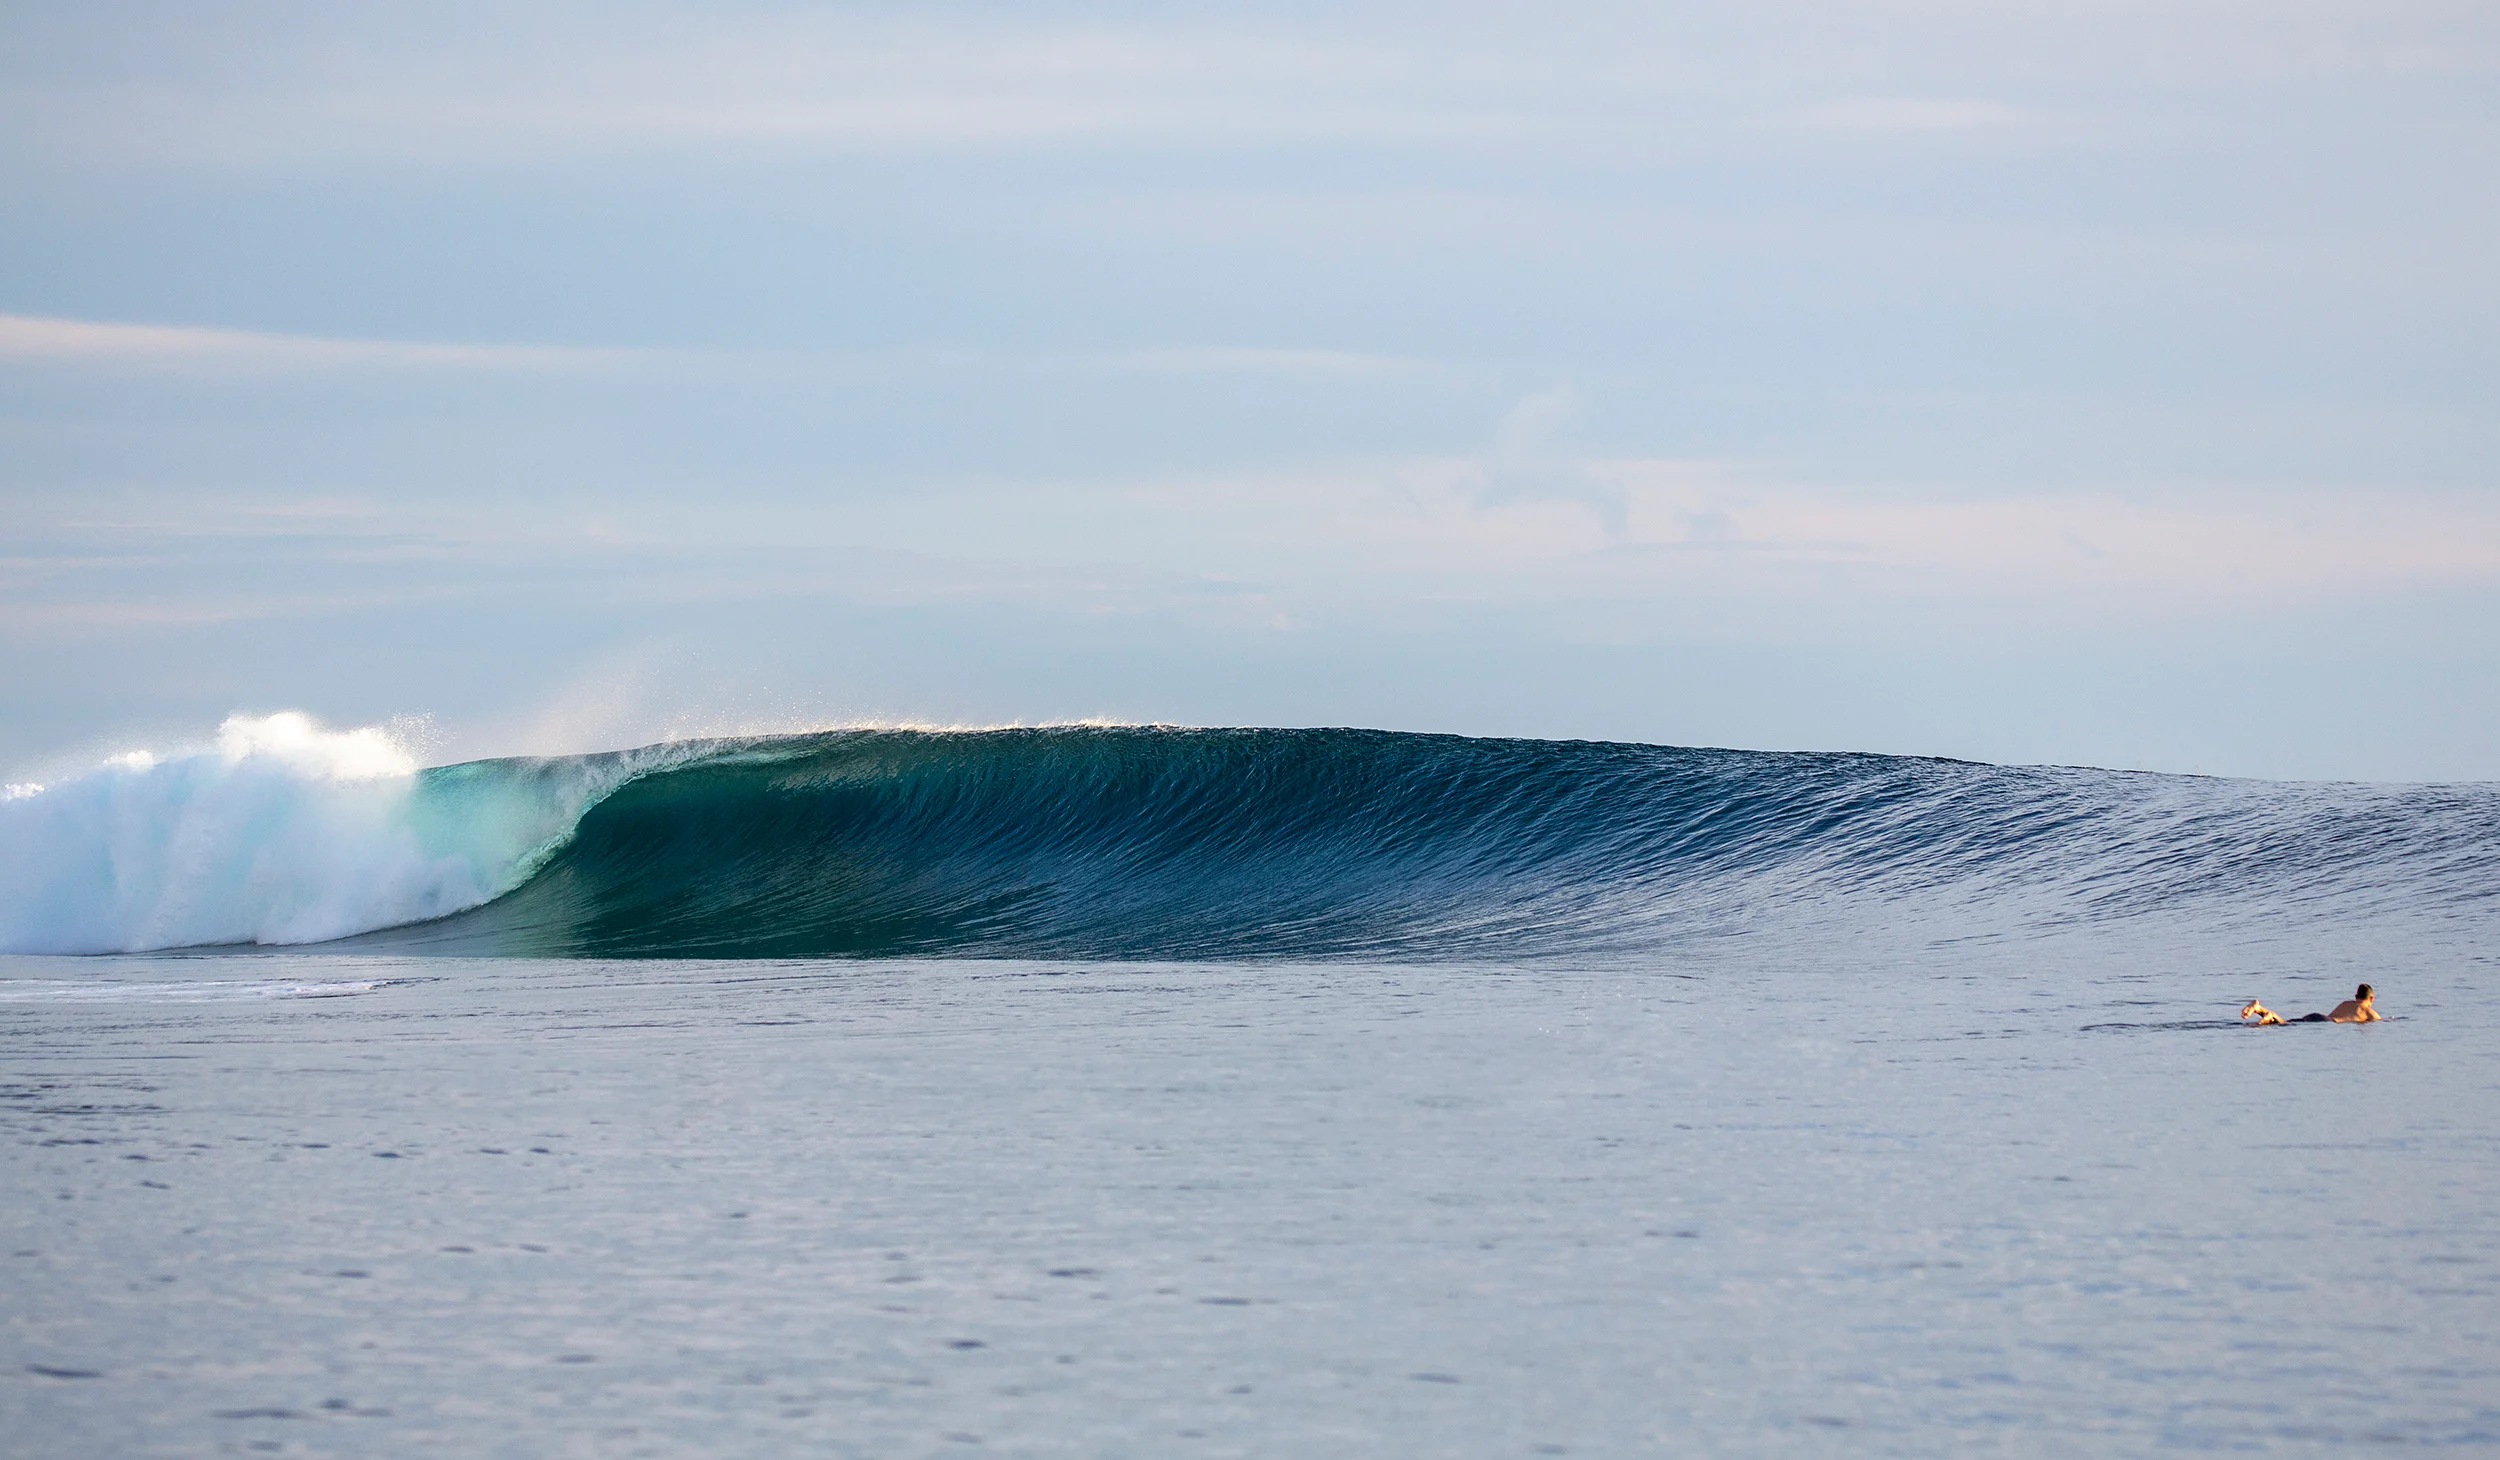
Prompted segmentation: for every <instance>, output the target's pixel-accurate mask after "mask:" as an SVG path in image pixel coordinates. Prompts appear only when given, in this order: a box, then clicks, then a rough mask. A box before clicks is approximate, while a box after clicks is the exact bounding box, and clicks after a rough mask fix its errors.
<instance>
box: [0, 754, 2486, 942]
mask: <svg viewBox="0 0 2500 1460" xmlns="http://www.w3.org/2000/svg"><path fill="white" fill-rule="evenodd" d="M231 728H232V727H231V726H230V730H231ZM334 749H335V748H332V750H334ZM332 750H324V751H322V752H321V754H313V753H311V752H308V751H305V750H304V749H303V747H302V746H300V745H299V746H297V747H296V748H295V750H294V751H293V752H291V753H276V752H271V751H268V750H265V749H264V750H253V749H251V748H249V747H246V748H245V749H244V750H243V751H241V752H240V753H237V752H236V750H235V749H234V748H233V747H231V746H229V747H226V748H224V749H221V751H220V752H219V753H217V754H216V755H214V756H204V757H195V758H193V759H191V760H189V761H181V762H169V763H166V764H162V765H153V766H142V767H124V768H121V769H118V770H112V769H108V771H106V772H99V773H98V775H97V776H93V777H89V778H87V779H85V780H82V781H79V782H74V783H72V784H70V785H68V786H65V787H62V788H60V789H58V790H47V791H43V792H41V793H40V794H38V795H34V796H30V797H21V798H19V799H18V800H16V801H12V802H8V803H0V836H5V838H6V841H5V843H0V844H5V846H6V847H7V850H8V852H9V854H10V857H11V859H12V863H13V864H15V865H17V867H18V870H17V871H15V872H12V873H11V874H10V876H11V877H12V878H13V879H14V880H13V881H12V882H11V883H10V884H9V892H10V902H9V906H10V907H11V909H12V911H11V912H10V913H9V914H8V918H9V921H7V922H6V923H4V924H0V942H5V943H6V945H7V946H9V947H11V948H14V949H17V950H19V951H100V950H104V949H113V948H140V947H168V946H179V945H185V944H207V943H233V942H263V943H284V942H305V941H315V940H320V939H331V938H338V937H342V936H346V935H351V934H362V935H363V936H360V937H357V938H355V940H354V941H355V944H356V945H357V946H362V947H369V948H377V949H378V948H389V949H396V950H403V951H410V952H439V953H462V954H509V955H531V956H555V957H718V958H760V957H822V956H884V955H937V954H943V955H955V956H1002V957H1100V958H1166V959H1214V958H1347V957H1367V958H1392V959H1402V958H1434V959H1454V960H1456V959H1524V958H1535V957H1541V956H1551V955H1574V956H1593V955H1601V954H1606V953H1611V952H1632V951H1637V950H1638V949H1640V948H1643V947H1649V946H1655V945H1657V944H1659V943H1660V942H1662V941H1663V940H1670V939H1678V938H1683V937H1690V936H1698V935H1708V934H1713V933H1719V932H1727V931H1734V930H1745V929H1752V928H1757V927H1761V926H1764V925H1766V924H1770V923H1780V924H1785V925H1795V924H1799V923H1828V924H1830V925H1832V926H1833V927H1834V928H1836V929H1846V928H1851V927H1861V926H1865V925H1868V924H1869V923H1870V922H1873V921H1881V920H1885V919H1896V918H1901V917H1907V916H1913V915H1915V916H1918V917H1924V918H1942V919H1946V920H1947V921H1948V925H1949V926H1950V927H1951V928H1952V929H1953V930H1954V931H1955V932H1957V933H1958V934H1962V935H1969V934H1973V933H1979V934H1984V933H1987V932H1990V931H2010V930H2020V929H2027V928H2028V929H2037V928H2042V927H2055V926H2060V925H2068V924H2074V923H2078V922H2095V921H2101V920H2108V919H2119V918H2141V917H2147V916H2159V915H2164V914H2180V915H2186V916H2190V917H2193V918H2195V919H2196V920H2198V923H2199V925H2200V926H2207V927H2213V926H2221V925H2227V924H2232V923H2248V924H2250V925H2256V924H2265V925H2268V926H2277V927H2279V926H2280V925H2281V924H2282V923H2283V922H2284V921H2285V920H2287V919H2288V920H2294V921H2307V920H2311V919H2325V920H2349V919H2352V918H2355V917H2370V918H2377V919H2381V920H2384V919H2387V918H2404V919H2418V918H2431V919H2435V920H2448V919H2460V918H2488V917H2489V916H2490V915H2491V913H2492V912H2493V910H2494V909H2495V907H2500V901H2496V899H2500V788H2495V787H2491V786H2463V787H2399V788H2373V787H2356V786H2323V787H2321V786H2287V785H2279V784H2268V783H2258V782H2232V781H2213V780H2203V779H2195V778H2186V777H2169V776H2152V775H2131V774H2122V773H2116V772H2108V771H2094V770H2073V769H2042V768H2005V767H1995V766H1984V765H1972V764H1967V763H1962V762H1953V761H1936V760H1920V759H1909V758H1902V757H1890V756H1873V755H1835V754H1762V753H1753V752H1740V751H1712V750H1683V749H1672V748H1663V747H1654V746H1638V745H1612V744H1597V743H1588V742H1550V741H1523V740H1476V739H1464V738H1458V737H1451V736H1434V735H1409V734H1395V733H1389V732H1379V731H1360V730H1174V729H1161V728H1114V729H1097V728H1066V729H1039V730H997V731H976V732H927V731H837V732H829V733H825V734H819V735H809V736H796V737H779V738H771V739H758V740H738V741H705V742H689V743H681V744H676V745H667V746H656V747H651V748H648V749H645V750H641V751H634V752H623V753H618V754H613V755H604V756H580V757H563V758H554V759H527V760H499V761H479V762H471V763H469V764H465V765H456V766H446V767H438V768H434V769H430V770H422V771H419V770H414V769H412V768H409V767H407V766H405V765H400V764H383V765H379V766H376V767H365V768H364V770H363V773H361V774H352V775H351V774H345V773H342V772H340V771H339V770H338V769H337V768H336V767H335V766H332V765H330V764H329V762H327V761H324V760H323V759H322V758H321V757H322V755H328V754H331V753H332ZM290 754H291V755H292V758H290ZM47 803H49V804H47ZM38 863H40V866H38V865H37V864H38Z"/></svg>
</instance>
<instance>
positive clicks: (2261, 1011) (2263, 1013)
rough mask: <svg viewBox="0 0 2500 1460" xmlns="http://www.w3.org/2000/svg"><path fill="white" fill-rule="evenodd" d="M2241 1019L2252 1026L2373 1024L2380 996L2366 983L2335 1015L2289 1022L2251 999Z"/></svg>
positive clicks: (2377, 1014) (2319, 1015)
mask: <svg viewBox="0 0 2500 1460" xmlns="http://www.w3.org/2000/svg"><path fill="white" fill-rule="evenodd" d="M2240 1017H2241V1018H2243V1019H2246V1020H2248V1021H2249V1022H2250V1023H2252V1024H2282V1023H2285V1022H2289V1023H2293V1024H2373V1023H2376V1022H2377V1021H2378V1017H2379V1012H2378V995H2377V994H2376V993H2373V992H2372V991H2371V989H2370V986H2369V985H2368V984H2366V983H2365V984H2363V985H2362V986H2361V987H2359V988H2357V989H2354V990H2353V991H2352V997H2351V998H2349V999H2346V1000H2344V1001H2343V1002H2342V1003H2340V1004H2337V1005H2336V1006H2335V1010H2334V1012H2333V1013H2329V1014H2303V1015H2301V1016H2300V1017H2299V1018H2297V1019H2293V1020H2289V1021H2286V1020H2285V1019H2284V1017H2283V1016H2282V1015H2280V1014H2277V1013H2276V1012H2274V1011H2273V1010H2272V1009H2269V1008H2267V1007H2266V1006H2265V1005H2263V1004H2261V1003H2258V1002H2257V1001H2256V1000H2255V999H2250V1000H2249V1001H2248V1002H2247V1003H2245V1004H2242V1005H2241V1006H2240Z"/></svg>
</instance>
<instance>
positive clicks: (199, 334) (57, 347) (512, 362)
mask: <svg viewBox="0 0 2500 1460" xmlns="http://www.w3.org/2000/svg"><path fill="white" fill-rule="evenodd" d="M633 358H635V355H634V353H633V352H631V351H623V350H585V349H573V348H567V347H562V346H549V345H446V344H429V343H423V342H417V341H409V340H355V339H325V338H321V337H319V336H313V335H287V334H267V333H262V332H259V331H255V330H225V329H204V328H198V327H194V326H188V325H156V324H117V323H110V322H105V321H100V320H87V319H60V318H52V317H46V316H41V315H26V314H0V362H33V363H45V364H69V365H77V364H87V365H121V366H143V367H158V368H174V369H191V370H206V371H268V372H278V371H314V370H337V369H351V368H372V367H383V368H402V369H428V370H575V369H582V368H584V367H590V366H602V365H614V364H618V363H622V362H624V361H627V360H630V359H633Z"/></svg>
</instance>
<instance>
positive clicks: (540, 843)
mask: <svg viewBox="0 0 2500 1460" xmlns="http://www.w3.org/2000/svg"><path fill="white" fill-rule="evenodd" d="M618 779H619V773H618V770H617V769H616V768H615V767H613V766H610V765H606V764H602V763H599V762H597V761H596V760H594V759H580V760H575V761H572V762H568V763H565V766H564V768H563V769H562V770H560V771H559V772H557V773H555V774H540V775H537V776H534V777H531V776H524V777H520V778H518V779H517V781H514V782H513V783H511V784H507V785H504V786H501V787H499V788H498V794H496V795H495V796H493V797H492V798H489V799H488V800H487V802H486V803H485V804H463V803H464V802H475V801H476V800H477V799H478V798H475V797H464V796H463V794H462V792H463V790H464V789H465V788H464V785H463V780H462V778H461V777H458V776H451V777H448V778H443V777H434V776H430V775H429V774H428V773H424V772H421V771H420V769H419V767H418V765H417V763H416V760H415V758H414V757H413V756H412V755H411V754H410V753H409V752H408V751H407V749H406V748H405V747H404V746H402V745H401V744H400V743H399V742H398V741H396V740H395V739H393V738H392V736H391V735H390V734H389V733H388V732H386V731H384V730H382V729H379V728H374V727H365V728H359V729H351V730H332V729H328V728H325V727H324V726H322V725H321V724H320V723H318V722H317V721H315V720H313V719H312V718H311V717H310V716H307V715H303V714H299V713H293V712H289V713H285V714H277V715H268V716H257V717H256V716H248V715H236V716H233V717H231V718H229V719H228V720H227V721H226V722H225V723H224V725H223V726H221V727H220V728H219V731H218V735H217V739H216V742H215V743H214V744H213V745H211V746H208V747H206V748H202V749H195V750H191V751H187V752H182V753H176V754H169V755H164V756H158V755H156V754H153V753H150V752H146V751H138V752H132V753H130V754H126V755H120V756H116V757H114V758H112V759H111V760H108V761H106V762H105V763H104V764H102V765H100V766H98V767H96V768H95V769H94V770H92V771H89V772H88V773H86V774H84V775H81V776H77V777H75V778H72V779H70V780H67V781H63V782H60V783H58V784H55V785H51V786H35V785H19V786H12V787H11V788H10V790H11V794H10V795H9V797H8V798H7V799H6V800H4V801H0V950H5V951H10V952H20V953H109V952H131V951H139V950H144V949H153V948H177V947H191V946H201V945H210V944H233V943H270V944H282V943H313V942H322V941H326V940H328V939H332V938H338V937H342V936H345V935H348V934H351V933H359V932H365V931H368V930H370V929H374V928H382V927H390V926H392V925H395V924H398V923H406V922H415V921H420V920H423V919H427V918H437V917H441V916H443V915H445V914H447V913H454V912H458V911H460V910H462V909H464V908H469V907H475V906H477V905H478V904H480V903H482V902H485V901H487V900H488V899H490V898H492V897H494V896H496V895H498V894H500V893H502V892H504V891H507V890H509V889H510V888H511V887H513V886H515V885H516V884H517V883H518V882H519V881H520V880H521V879H522V878H524V877H526V876H527V875H528V873H529V872H530V871H531V870H532V869H533V868H534V867H535V865H536V863H537V861H538V860H542V859H543V858H544V856H545V855H546V854H547V852H548V851H549V850H550V849H551V848H552V847H553V846H554V845H556V844H557V843H559V842H560V841H561V839H562V838H563V837H564V836H565V835H567V834H568V833H569V832H570V831H571V829H572V826H573V823H574V822H575V821H576V820H577V819H578V818H579V816H580V814H581V810H582V808H583V807H584V806H586V805H588V804H590V803H591V802H592V801H594V800H596V799H597V798H598V797H599V796H600V795H604V794H606V792H607V791H608V790H611V789H613V787H614V785H615V784H616V782H617V780H618ZM516 791H517V794H516Z"/></svg>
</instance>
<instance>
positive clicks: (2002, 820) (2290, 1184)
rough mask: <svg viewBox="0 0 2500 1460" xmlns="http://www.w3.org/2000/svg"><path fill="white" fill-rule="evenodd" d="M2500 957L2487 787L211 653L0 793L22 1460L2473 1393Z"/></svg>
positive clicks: (5, 1281)
mask: <svg viewBox="0 0 2500 1460" xmlns="http://www.w3.org/2000/svg"><path fill="white" fill-rule="evenodd" d="M2495 962H2500V787H2494V786H2489V785H2470V786H2417V787H2383V786H2331V785H2282V784H2268V783H2256V782H2239V781H2225V780H2211V779H2200V778H2188V777H2170V776H2155V775H2141V774H2121V773H2115V772H2108V771H2098V770H2085V769H2062V768H2006V767H1995V766H1984V765H1973V764H1967V763H1960V762H1949V761H1935V760H1919V759H1903V758H1895V757H1884V756H1873V755H1821V754H1811V755H1810V754H1782V755H1772V754H1755V753H1744V752H1730V751H1705V750H1683V749H1673V748H1662V747H1651V746H1635V745H1606V744H1590V743H1580V742H1571V743H1557V742H1538V741H1516V740H1512V741H1494V740H1471V739H1461V738H1455V737H1440V736H1417V735H1401V734H1388V733H1379V732H1363V731H1331V730H1305V731H1283V730H1179V729H1166V728H1152V727H1144V728H1141V727H1109V728H1085V727H1076V728H1052V729H1038V730H1007V731H979V732H924V731H840V732H829V733H825V734H819V735H808V736H785V737H772V738H762V739H741V740H710V741H699V742H684V743H677V744H670V745H662V746H654V747H648V748H645V749H641V750H635V751H627V752H620V753H616V754H610V755H596V756H572V757H554V758H543V759H527V760H503V761H491V762H477V763H471V764H467V765H458V766H447V767H431V768H425V767H420V766H418V765H417V764H416V763H415V762H414V761H413V760H412V759H411V758H410V757H409V756H408V755H407V754H406V753H405V752H404V751H403V750H401V749H400V748H399V747H397V746H396V745H394V744H392V743H391V742H390V741H389V740H388V739H387V737H383V736H380V735H378V734H376V733H373V732H353V733H346V734H339V733H332V732H327V731H323V730H321V729H320V728H319V727H317V726H314V725H312V724H311V723H310V722H308V721H304V720H302V719H301V718H300V717H293V716H279V717H272V718H270V719H266V720H242V719H238V720H236V721H233V722H230V723H229V725H228V726H227V727H226V730H225V732H224V734H223V735H222V736H221V737H220V739H219V741H218V742H217V743H216V744H214V745H211V746H206V747H202V748H199V749H196V750H194V751H191V752H189V753H184V754H172V755H165V756H158V757H148V756H131V757H124V758H122V759H120V760H117V761H115V762H113V763H111V764H109V765H107V766H104V767H101V768H98V769H96V770H93V771H91V772H87V773H83V774H78V775H73V776H70V777H67V778H64V779H60V780H58V781H56V782H54V783H52V784H48V785H43V786H33V785H14V786H10V787H8V788H7V792H6V799H0V1435H6V1436H8V1437H9V1440H8V1444H7V1445H6V1446H5V1447H0V1448H6V1449H7V1451H8V1453H10V1454H12V1455H15V1454H20V1453H22V1454H26V1455H30V1456H54V1455H59V1456H85V1455H115V1456H121V1455H133V1456H137V1455H158V1454H164V1455H197V1454H210V1453H227V1452H233V1453H289V1454H292V1453H306V1454H339V1455H401V1454H409V1455H414V1454H445V1453H450V1454H478V1455H511V1456H547V1455H585V1456H592V1455H595V1456H610V1455H619V1456H621V1455H685V1454H705V1455H745V1454H754V1455H778V1454H810V1455H820V1454H829V1455H844V1456H849V1455H856V1456H895V1455H970V1454H977V1453H984V1452H991V1453H1001V1454H1015V1455H1035V1456H1042V1455H1049V1456H1172V1455H1183V1456H1185V1455H1208V1456H1287V1455H1291V1456H1340V1455H1342V1456H1375V1455H1399V1456H1537V1455H1587V1456H1606V1455H1690V1454H1728V1455H1744V1454H1764V1455H1769V1454H1780V1455H1793V1454H1809V1455H1812V1454H1830V1455H1870V1454H1871V1455H1904V1456H1910V1455H1939V1454H2004V1455H2020V1456H2034V1455H2051V1456H2053V1455H2141V1454H2147V1453H2154V1452H2161V1451H2170V1450H2177V1451H2197V1452H2203V1451H2216V1452H2220V1451H2230V1452H2257V1453H2285V1454H2302V1453H2324V1452H2341V1451H2345V1450H2348V1449H2368V1450H2372V1451H2377V1450H2383V1449H2386V1448H2388V1447H2391V1446H2397V1447H2414V1446H2419V1447H2436V1448H2439V1449H2441V1450H2457V1449H2464V1450H2469V1451H2473V1450H2489V1449H2500V1061H2495V1058H2494V1055H2493V1051H2494V1050H2495V1049H2500V1037H2495V1036H2500V1018H2495V1016H2494V1014H2493V1012H2492V1007H2491V1000H2490V997H2489V994H2490V990H2491V989H2492V987H2493V984H2494V975H2495V972H2496V971H2500V970H2496V969H2495ZM2363 981H2367V982H2371V983H2373V984H2375V985H2376V986H2377V987H2378V990H2379V1002H2380V1006H2381V1008H2382V1010H2383V1011H2384V1012H2385V1013H2386V1014H2387V1015H2388V1016H2389V1017H2388V1019H2387V1020H2386V1022H2383V1023H2380V1024H2377V1025H2369V1026H2316V1025H2311V1026H2291V1027H2286V1028H2273V1029H2256V1028H2243V1027H2240V1026H2239V1025H2238V1024H2237V1023H2236V1021H2235V1020H2234V1018H2233V1015H2234V1012H2235V1011H2236V1009H2237V1007H2238V1006H2239V1004H2240V1003H2241V1002H2242V1001H2244V1000H2246V999H2248V998H2251V997H2261V998H2263V999H2264V1000H2265V1001H2266V1002H2267V1003H2268V1004H2270V1005H2271V1006H2273V1007H2274V1008H2276V1009H2278V1010H2282V1011H2284V1012H2285V1013H2288V1014H2299V1013H2303V1012H2307V1011H2309V1010H2311V1009H2324V1008H2327V1007H2329V1006H2330V1005H2332V1003H2334V1002H2335V1001H2336V1000H2337V999H2340V998H2342V997H2344V996H2346V995H2348V994H2349V993H2351V991H2352V986H2353V985H2354V984H2356V983H2359V982H2363Z"/></svg>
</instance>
